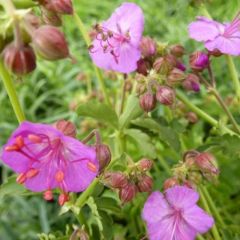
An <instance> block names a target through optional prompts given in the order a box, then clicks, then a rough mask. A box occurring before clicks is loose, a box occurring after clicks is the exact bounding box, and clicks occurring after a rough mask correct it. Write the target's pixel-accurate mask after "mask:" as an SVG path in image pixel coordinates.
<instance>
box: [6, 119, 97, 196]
mask: <svg viewBox="0 0 240 240" xmlns="http://www.w3.org/2000/svg"><path fill="white" fill-rule="evenodd" d="M1 158H2V160H3V162H4V163H5V164H6V165H8V166H9V167H10V168H11V169H12V170H13V171H15V172H17V173H18V174H19V175H18V178H17V182H19V183H24V185H25V186H26V188H28V189H30V190H31V191H34V192H41V191H49V190H51V189H55V188H59V189H60V190H61V192H64V193H68V192H81V191H84V190H85V189H86V188H87V187H88V185H89V184H90V183H91V182H92V181H93V179H94V178H95V177H96V175H97V173H98V161H97V159H96V152H95V148H93V147H90V146H87V145H84V144H83V143H81V142H80V141H78V140H77V139H75V138H73V137H69V136H65V135H64V134H63V133H62V132H61V131H59V130H57V129H56V128H54V127H53V126H51V125H46V124H37V123H30V122H23V123H22V124H21V125H20V126H19V127H18V128H17V129H16V130H15V131H14V133H13V134H12V136H11V137H10V139H9V140H8V142H7V144H6V145H5V146H3V151H2V156H1Z"/></svg>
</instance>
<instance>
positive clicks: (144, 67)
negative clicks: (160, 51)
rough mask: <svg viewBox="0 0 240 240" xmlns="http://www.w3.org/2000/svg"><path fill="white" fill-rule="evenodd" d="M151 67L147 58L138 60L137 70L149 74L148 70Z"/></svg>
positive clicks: (145, 74)
mask: <svg viewBox="0 0 240 240" xmlns="http://www.w3.org/2000/svg"><path fill="white" fill-rule="evenodd" d="M149 69H150V64H149V62H148V61H147V60H145V59H140V60H138V61H137V72H138V73H140V74H142V75H144V76H147V74H148V70H149Z"/></svg>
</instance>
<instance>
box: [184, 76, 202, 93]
mask: <svg viewBox="0 0 240 240" xmlns="http://www.w3.org/2000/svg"><path fill="white" fill-rule="evenodd" d="M182 86H183V87H184V88H185V89H186V90H187V91H194V92H199V91H200V80H199V77H198V76H197V75H196V74H193V73H189V74H188V75H187V77H186V79H185V80H184V81H183V82H182Z"/></svg>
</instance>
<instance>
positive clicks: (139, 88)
mask: <svg viewBox="0 0 240 240" xmlns="http://www.w3.org/2000/svg"><path fill="white" fill-rule="evenodd" d="M145 91H146V85H145V84H144V83H138V84H137V87H136V92H137V94H138V95H142V94H143V93H144V92H145Z"/></svg>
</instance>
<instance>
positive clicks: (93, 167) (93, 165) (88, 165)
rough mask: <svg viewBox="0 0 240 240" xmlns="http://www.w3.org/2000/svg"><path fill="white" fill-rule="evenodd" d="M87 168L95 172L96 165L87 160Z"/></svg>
mask: <svg viewBox="0 0 240 240" xmlns="http://www.w3.org/2000/svg"><path fill="white" fill-rule="evenodd" d="M87 168H88V169H89V170H90V171H92V172H94V173H96V172H97V167H96V165H95V164H93V163H92V162H88V163H87Z"/></svg>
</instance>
